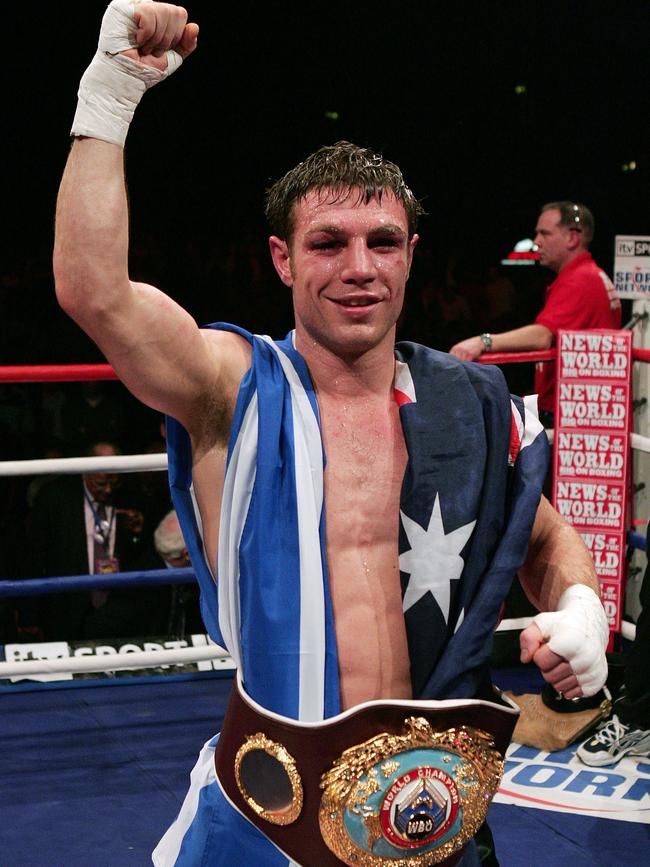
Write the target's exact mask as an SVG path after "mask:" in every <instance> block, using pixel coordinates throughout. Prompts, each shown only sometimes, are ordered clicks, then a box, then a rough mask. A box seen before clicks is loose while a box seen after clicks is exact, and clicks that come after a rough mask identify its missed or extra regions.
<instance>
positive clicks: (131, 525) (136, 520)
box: [117, 509, 144, 536]
mask: <svg viewBox="0 0 650 867" xmlns="http://www.w3.org/2000/svg"><path fill="white" fill-rule="evenodd" d="M117 514H118V515H122V520H123V521H124V526H125V527H126V529H127V530H128V531H129V533H132V534H133V535H134V536H139V535H140V533H142V530H143V528H144V515H143V514H142V512H141V511H140V510H139V509H117Z"/></svg>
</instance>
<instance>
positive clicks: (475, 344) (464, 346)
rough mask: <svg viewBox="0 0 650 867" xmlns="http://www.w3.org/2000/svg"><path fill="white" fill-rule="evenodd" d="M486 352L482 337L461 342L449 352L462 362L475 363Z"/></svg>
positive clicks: (469, 338)
mask: <svg viewBox="0 0 650 867" xmlns="http://www.w3.org/2000/svg"><path fill="white" fill-rule="evenodd" d="M484 350H485V344H484V343H483V341H482V340H481V338H480V337H468V338H467V340H461V342H460V343H456V344H455V346H452V347H451V349H450V350H449V354H450V355H455V356H456V358H460V360H461V361H474V359H476V358H478V357H479V355H481V354H482V353H483V351H484Z"/></svg>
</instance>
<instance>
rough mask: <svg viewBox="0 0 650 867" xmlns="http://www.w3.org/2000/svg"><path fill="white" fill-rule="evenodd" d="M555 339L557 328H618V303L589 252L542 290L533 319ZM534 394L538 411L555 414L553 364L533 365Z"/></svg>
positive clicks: (607, 278)
mask: <svg viewBox="0 0 650 867" xmlns="http://www.w3.org/2000/svg"><path fill="white" fill-rule="evenodd" d="M535 322H536V324H538V325H544V326H546V328H548V330H549V331H552V332H553V334H554V335H555V336H557V332H558V330H559V329H560V328H568V329H575V330H581V329H586V328H620V327H621V302H620V301H619V299H618V298H616V297H615V295H614V286H613V284H612V281H611V280H610V279H609V277H608V276H607V274H605V272H604V271H603V270H602V269H601V268H599V267H598V265H596V263H595V262H594V260H593V259H592V257H591V253H587V252H585V253H580V254H579V255H578V256H576V257H575V259H572V260H571V262H569V264H568V265H565V266H564V268H562V270H561V271H560V273H559V274H558V275H557V277H556V278H555V280H553V282H552V283H551V284H550V286H549V287H548V289H547V290H546V301H545V303H544V307H543V309H542V311H541V313H540V314H539V316H538V317H537V318H536V319H535ZM535 391H536V393H537V394H538V395H539V401H538V404H539V408H540V409H542V410H546V411H547V412H554V411H555V364H553V363H550V364H549V363H548V362H547V363H544V364H541V363H540V364H537V365H536V367H535Z"/></svg>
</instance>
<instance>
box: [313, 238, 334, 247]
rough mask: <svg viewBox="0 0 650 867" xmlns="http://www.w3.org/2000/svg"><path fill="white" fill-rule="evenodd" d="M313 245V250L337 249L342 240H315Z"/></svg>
mask: <svg viewBox="0 0 650 867" xmlns="http://www.w3.org/2000/svg"><path fill="white" fill-rule="evenodd" d="M311 246H312V249H313V250H336V249H338V248H339V247H340V246H341V242H340V241H336V240H334V239H333V238H330V239H328V240H327V241H314V242H313V243H312V245H311Z"/></svg>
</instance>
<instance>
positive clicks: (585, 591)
mask: <svg viewBox="0 0 650 867" xmlns="http://www.w3.org/2000/svg"><path fill="white" fill-rule="evenodd" d="M533 623H535V624H536V626H537V628H538V629H539V631H540V632H541V633H542V636H543V638H544V639H545V640H547V642H548V646H549V648H550V649H551V650H552V651H553V653H557V654H558V656H563V657H564V658H565V659H566V660H567V662H568V663H569V664H570V666H571V668H572V669H573V673H574V674H575V676H576V678H577V680H578V683H579V685H580V688H581V689H582V692H583V694H584V695H585V696H590V695H595V694H596V693H597V692H598V690H599V689H600V688H601V687H602V686H603V684H604V683H605V681H606V680H607V658H606V656H605V650H606V648H607V642H608V640H609V627H608V626H607V618H606V617H605V611H604V609H603V606H602V604H601V601H600V599H599V598H598V596H597V595H596V594H595V593H594V591H593V590H592V589H591V588H590V587H587V586H585V585H584V584H574V585H572V586H571V587H569V588H568V589H567V590H565V591H564V593H563V594H562V596H560V601H559V603H558V607H557V611H546V612H544V613H543V614H538V615H537V616H536V617H534V618H533Z"/></svg>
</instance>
